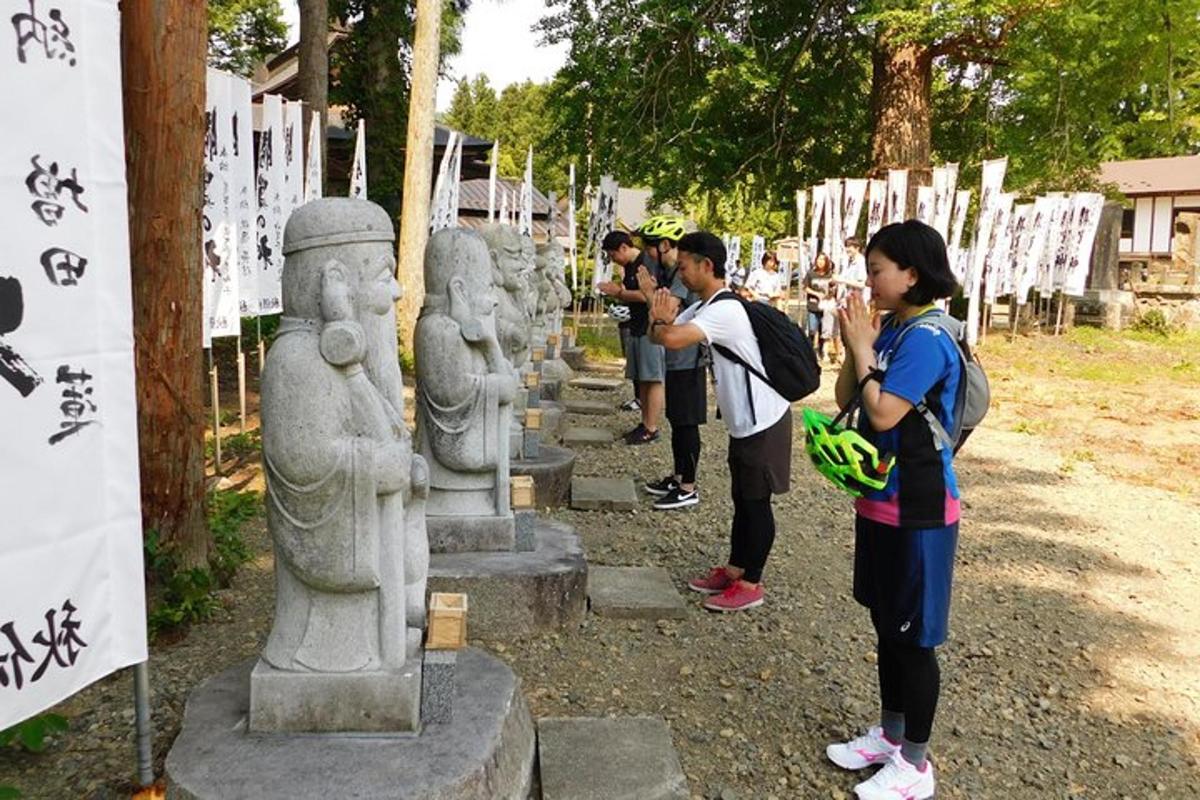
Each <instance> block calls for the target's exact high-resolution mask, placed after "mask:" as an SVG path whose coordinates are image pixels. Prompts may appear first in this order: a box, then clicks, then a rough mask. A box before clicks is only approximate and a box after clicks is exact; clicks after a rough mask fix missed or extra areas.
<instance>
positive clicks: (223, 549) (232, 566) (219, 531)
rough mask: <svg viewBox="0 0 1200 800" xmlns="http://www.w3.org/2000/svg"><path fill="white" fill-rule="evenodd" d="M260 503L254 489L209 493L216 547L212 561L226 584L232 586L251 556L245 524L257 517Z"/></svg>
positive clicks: (210, 558)
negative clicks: (243, 530) (244, 528)
mask: <svg viewBox="0 0 1200 800" xmlns="http://www.w3.org/2000/svg"><path fill="white" fill-rule="evenodd" d="M260 507H261V506H260V500H259V497H258V495H257V494H255V493H254V492H235V491H231V490H225V491H222V490H218V491H215V492H213V493H212V494H211V495H209V498H208V528H209V530H211V531H212V534H213V549H212V553H211V554H210V556H209V559H208V561H209V565H210V566H211V567H212V571H213V576H214V577H215V578H216V580H217V583H218V584H220V585H221V586H222V587H224V586H228V585H229V582H230V581H231V580H233V576H234V575H235V574H236V573H237V570H238V567H240V566H241V565H242V564H245V563H246V562H247V561H249V560H250V548H249V547H247V545H246V540H245V539H243V538H242V534H241V528H242V525H244V524H245V523H246V522H248V521H250V520H251V519H254V517H255V516H256V515H257V514H258V511H259V508H260Z"/></svg>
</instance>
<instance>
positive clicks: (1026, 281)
mask: <svg viewBox="0 0 1200 800" xmlns="http://www.w3.org/2000/svg"><path fill="white" fill-rule="evenodd" d="M1053 207H1054V204H1053V202H1052V201H1051V200H1050V198H1049V197H1038V198H1036V199H1035V200H1034V201H1033V210H1032V212H1030V214H1029V219H1028V222H1027V223H1026V226H1025V231H1024V235H1023V236H1022V239H1021V242H1020V245H1019V247H1020V254H1019V256H1018V257H1019V261H1018V264H1017V275H1016V277H1015V278H1014V284H1015V285H1014V289H1015V291H1016V293H1017V305H1025V303H1026V302H1028V300H1029V290H1030V289H1032V288H1033V287H1034V286H1035V285H1036V283H1037V278H1038V267H1039V266H1040V264H1041V261H1042V253H1044V252H1045V250H1046V233H1047V231H1048V229H1049V227H1050V212H1051V211H1052V209H1053Z"/></svg>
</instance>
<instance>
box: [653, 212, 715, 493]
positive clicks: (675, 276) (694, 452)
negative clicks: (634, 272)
mask: <svg viewBox="0 0 1200 800" xmlns="http://www.w3.org/2000/svg"><path fill="white" fill-rule="evenodd" d="M685 233H687V223H686V222H685V221H684V219H683V218H682V217H676V216H670V215H666V214H664V215H659V216H656V217H651V218H650V219H648V220H646V221H645V222H644V223H643V224H642V226H641V227H640V228H639V229H638V236H639V238H641V240H642V243H643V245H644V246H645V249H646V250H647V251H648V252H649V253H650V254H651V255H652V256H654V257H655V259H656V260H657V261H658V264H659V267H660V274H659V276H657V277H656V276H655V275H653V274H652V273H651V271H650V270H648V269H646V268H645V267H643V268H642V269H640V270H638V286H639V288H641V290H642V292H643V294H645V295H646V297H648V298H652V297H653V296H654V292H655V290H656V289H657V288H658V287H659V285H660V283H659V278H661V285H662V286H663V287H665V288H667V289H669V290H670V291H671V296H672V297H674V298H675V300H676V307H677V309H678V310H682V309H684V308H687V307H688V306H691V305H693V304H695V303H698V302H700V296H699V295H698V294H696V293H695V292H693V291H692V290H691V289H689V288H688V287H687V286H685V285H684V284H683V277H682V276H681V275H680V273H679V267H678V257H679V249H678V247H677V245H678V243H679V240H680V239H682V238H683V236H684V234H685ZM706 363H707V360H706V358H705V353H704V351H703V348H701V346H700V345H699V344H694V345H691V346H690V347H685V348H683V349H681V350H667V351H666V369H667V372H666V380H665V382H664V386H665V387H666V394H667V401H666V411H667V420H668V421H669V422H670V423H671V455H672V457H673V459H674V471H673V472H672V473H671V474H670V475H667V476H665V477H663V478H661V479H659V480H655V481H647V482H646V484H645V485H644V488H645V490H646V492H647V493H648V494H651V495H654V496H655V500H654V508H655V509H657V510H659V511H671V510H675V509H681V508H688V507H689V506H694V505H696V504H698V503H699V502H700V493H699V492H698V491H697V489H696V473H697V469H698V467H699V465H700V426H701V425H703V424H704V423H705V422H707V421H708V387H707V382H706V380H705V374H704V368H705V364H706Z"/></svg>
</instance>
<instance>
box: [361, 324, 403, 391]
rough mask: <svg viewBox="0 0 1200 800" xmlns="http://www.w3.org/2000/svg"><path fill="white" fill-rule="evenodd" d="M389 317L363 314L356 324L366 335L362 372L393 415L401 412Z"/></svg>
mask: <svg viewBox="0 0 1200 800" xmlns="http://www.w3.org/2000/svg"><path fill="white" fill-rule="evenodd" d="M392 320H393V316H392V315H391V314H371V313H367V314H365V315H364V316H363V317H362V318H361V319H360V320H359V321H360V322H361V323H362V326H363V331H364V332H365V333H366V335H367V353H366V356H365V357H364V358H363V371H365V372H366V373H367V378H368V379H369V380H370V381H371V383H372V384H374V385H375V387H376V388H377V389H378V390H379V391H380V393H381V394H382V395H383V396H384V397H385V398H387V400H388V402H389V403H391V404H392V407H393V408H394V409H396V412H397V413H398V414H399V413H403V408H404V393H403V392H404V390H403V386H402V380H401V376H400V347H399V344H398V343H397V340H396V326H395V324H394V323H393V322H392Z"/></svg>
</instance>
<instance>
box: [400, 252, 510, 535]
mask: <svg viewBox="0 0 1200 800" xmlns="http://www.w3.org/2000/svg"><path fill="white" fill-rule="evenodd" d="M492 258H493V256H492V255H491V254H490V253H489V251H488V246H487V244H486V243H485V242H484V240H483V238H482V237H481V236H480V235H479V234H477V233H475V232H473V231H469V230H466V229H464V228H445V229H442V230H440V231H438V232H436V233H434V234H433V236H432V237H431V238H430V240H429V244H428V246H427V247H426V249H425V304H424V305H423V306H422V308H421V315H420V318H419V319H418V320H417V326H416V332H415V334H414V337H413V339H414V344H415V353H416V361H417V440H418V442H419V448H420V452H421V454H422V455H423V456H424V457H425V458H426V459H427V461H428V463H429V469H430V493H429V501H428V507H427V513H428V525H429V533H430V539H431V542H432V547H433V550H434V551H436V552H446V551H481V550H511V549H512V548H513V544H514V527H513V515H512V510H511V508H510V505H509V475H508V470H509V439H510V430H511V427H510V426H511V414H512V403H513V400H514V398H515V397H516V394H517V389H518V386H517V378H516V375H515V374H514V372H513V370H512V368H511V366H510V365H509V363H508V361H507V359H506V357H505V354H504V352H503V351H502V349H501V345H500V340H499V339H498V337H497V334H496V314H495V312H496V307H497V293H496V292H495V291H493V285H492V271H491V263H492Z"/></svg>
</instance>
